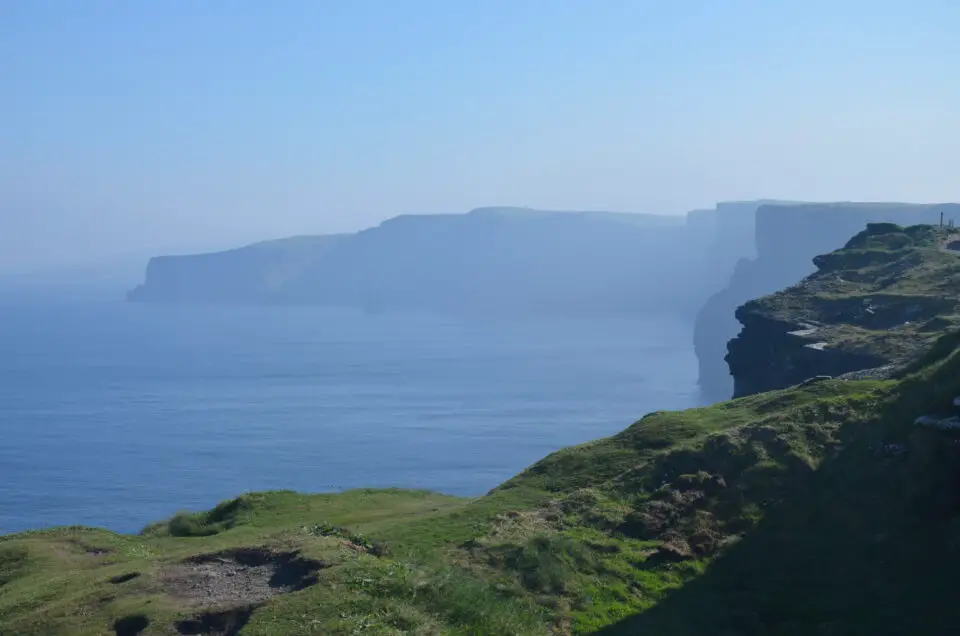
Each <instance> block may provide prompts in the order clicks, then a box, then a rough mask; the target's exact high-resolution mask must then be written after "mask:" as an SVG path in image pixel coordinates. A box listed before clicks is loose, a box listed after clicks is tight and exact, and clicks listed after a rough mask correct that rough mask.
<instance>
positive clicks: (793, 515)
mask: <svg viewBox="0 0 960 636" xmlns="http://www.w3.org/2000/svg"><path fill="white" fill-rule="evenodd" d="M874 229H875V230H876V229H877V228H874ZM929 231H930V230H913V229H907V230H901V229H898V230H896V233H898V234H903V235H905V236H907V237H908V238H910V240H912V241H913V240H920V239H917V238H915V237H913V236H912V235H911V233H914V232H915V233H916V236H918V237H921V238H922V236H923V235H924V234H923V233H924V232H929ZM888 234H890V233H888V232H880V233H876V232H875V233H874V234H871V235H868V236H867V238H866V243H867V246H868V249H867V250H866V251H867V252H870V251H873V250H874V247H872V246H873V245H874V239H872V238H870V236H881V235H882V236H885V237H886V238H884V239H881V240H882V241H887V240H893V239H892V237H891V236H888ZM931 236H932V235H931ZM861 238H862V237H861ZM895 240H896V241H901V240H902V239H899V238H896V239H895ZM923 240H926V239H923ZM937 240H938V241H939V240H940V239H939V238H937ZM925 245H926V244H925ZM929 245H931V246H933V247H929V248H924V249H931V250H933V251H934V252H936V253H937V255H936V256H932V257H931V258H933V259H935V260H932V261H928V260H926V259H924V260H923V261H922V263H920V265H919V266H918V265H912V266H911V267H912V268H916V267H919V268H920V269H919V270H917V269H905V270H903V272H902V273H901V275H900V278H898V279H897V282H896V285H890V286H889V287H888V289H890V288H893V289H894V290H895V291H896V293H903V294H906V293H907V290H906V289H905V288H903V286H904V285H905V284H906V283H905V281H906V280H908V279H909V280H920V278H919V277H920V276H925V275H926V274H923V268H924V267H926V265H925V264H926V263H930V262H933V263H938V262H940V261H939V260H936V259H940V258H941V256H940V254H942V257H943V258H946V257H950V258H956V256H954V255H953V254H947V253H945V252H944V253H941V252H940V251H939V247H937V246H939V245H940V244H939V243H936V242H932V243H929ZM908 247H909V246H908ZM848 249H851V250H856V249H858V248H857V247H856V246H852V247H851V246H848ZM885 249H886V248H885ZM899 249H901V248H896V247H893V248H891V249H890V250H889V251H890V252H897V251H898V250H899ZM910 249H913V248H910ZM852 253H853V252H848V254H852ZM907 255H908V254H907V253H906V252H904V254H903V255H902V256H907ZM831 258H833V257H831ZM857 258H859V257H857ZM871 258H872V257H871ZM898 258H899V257H898ZM858 262H859V261H858ZM885 262H886V263H887V265H883V264H876V265H875V266H878V267H885V266H889V263H891V262H897V259H894V260H887V261H885ZM943 262H944V263H947V261H945V260H944V261H943ZM871 267H873V265H871ZM861 269H863V268H862V267H857V268H853V269H851V268H844V269H843V270H842V271H844V272H852V271H854V270H861ZM943 271H946V270H942V271H940V272H939V273H937V274H936V275H932V277H931V278H930V279H929V280H931V281H940V280H941V279H942V275H943ZM843 278H844V279H845V280H847V279H849V278H850V275H849V273H848V274H846V275H845V276H844V277H843ZM868 291H869V292H871V293H873V295H875V292H876V289H873V288H871V289H870V290H868ZM943 291H944V292H945V293H946V292H948V291H949V288H948V287H944V288H943ZM818 293H821V294H826V293H827V292H826V291H825V290H821V291H819V292H818ZM854 293H855V292H853V291H850V292H849V294H851V295H853V294H854ZM891 293H893V292H891ZM764 302H767V301H764ZM784 311H785V313H784V314H783V316H784V319H790V320H792V319H793V317H792V314H790V313H789V311H787V310H784ZM808 318H809V317H808V316H804V317H803V319H808ZM947 322H948V323H949V320H948V321H947ZM944 329H945V330H941V331H939V332H937V333H936V334H935V333H934V332H932V331H931V332H921V331H919V330H917V331H914V332H912V333H914V335H915V337H917V338H918V339H919V340H918V343H919V344H917V346H916V347H915V348H914V349H913V351H914V352H915V353H914V354H913V357H912V358H911V360H910V362H909V363H908V364H906V366H904V367H902V368H901V370H900V373H899V374H898V375H897V376H896V377H895V378H894V379H886V380H843V379H827V380H822V381H818V382H812V383H806V384H802V385H798V386H793V387H789V388H786V389H780V390H774V391H768V392H764V393H759V394H755V395H750V396H747V397H744V398H740V399H737V400H733V401H729V402H724V403H720V404H717V405H714V406H710V407H706V408H700V409H691V410H687V411H682V412H657V413H652V414H649V415H647V416H646V417H644V418H643V419H641V420H640V421H638V422H636V423H635V424H633V425H632V426H630V427H629V428H627V429H626V430H624V431H623V432H621V433H620V434H618V435H615V436H613V437H610V438H606V439H603V440H598V441H596V442H592V443H589V444H584V445H581V446H576V447H572V448H568V449H564V450H562V451H559V452H557V453H554V454H553V455H550V456H549V457H547V458H545V459H543V460H542V461H540V462H539V463H537V464H535V465H533V466H531V467H530V468H529V469H527V470H526V471H524V472H523V473H521V474H519V475H517V476H516V477H514V478H513V479H511V480H510V481H508V482H506V483H504V484H502V485H501V486H500V487H498V488H496V489H495V490H494V491H492V492H491V493H489V494H488V495H486V496H484V497H480V498H477V499H472V500H464V499H457V498H452V497H446V496H442V495H437V494H432V493H426V492H411V491H401V490H387V491H382V490H381V491H374V490H360V491H351V492H347V493H343V494H339V495H303V494H297V493H293V492H269V493H258V494H247V495H243V496H241V497H239V498H237V499H234V500H230V501H227V502H224V503H222V504H221V505H219V506H217V507H216V508H214V509H213V510H210V511H207V512H202V513H183V514H179V515H176V516H174V517H173V518H171V519H169V520H167V521H163V522H160V523H157V524H154V525H152V526H150V527H148V528H145V529H144V530H143V531H142V532H141V533H140V534H138V535H118V534H114V533H111V532H107V531H104V530H97V529H91V528H81V527H71V528H58V529H53V530H45V531H38V532H29V533H24V534H18V535H10V536H4V537H0V634H4V635H6V634H17V635H24V636H30V635H34V634H36V635H41V634H42V635H45V636H46V635H56V634H64V635H67V634H69V635H87V634H90V635H93V634H97V635H99V634H106V635H114V634H116V635H119V636H134V635H137V634H143V635H149V634H154V635H167V634H169V635H176V634H218V635H228V634H244V635H263V636H268V635H269V636H274V635H287V634H293V635H301V634H438V635H439V634H470V635H481V634H489V635H491V636H493V635H497V636H500V635H504V634H517V635H525V634H530V635H534V634H588V633H598V634H612V635H619V634H624V635H628V634H630V635H632V634H657V635H668V636H669V635H674V634H675V635H678V636H688V635H695V634H696V635H700V634H703V635H707V634H710V635H714V634H729V635H735V634H737V635H739V634H756V635H761V634H763V635H768V634H774V635H785V636H789V635H794V634H796V635H807V634H824V635H826V634H830V635H834V634H844V635H848V634H864V635H867V634H869V635H871V636H876V635H877V634H948V633H953V632H954V630H955V626H956V625H957V624H958V621H960V605H958V604H957V603H955V602H954V600H953V596H954V593H953V587H952V584H953V578H954V577H953V574H954V572H955V571H957V569H958V567H960V492H958V489H957V484H958V483H960V482H958V478H960V433H956V432H950V431H941V430H937V429H928V428H921V427H918V426H916V425H915V424H914V422H915V420H916V418H917V417H918V416H920V415H926V414H933V415H946V414H949V412H950V410H951V409H952V400H953V398H954V396H956V395H960V353H957V347H958V345H960V332H956V331H951V330H949V329H948V328H946V327H945V328H944Z"/></svg>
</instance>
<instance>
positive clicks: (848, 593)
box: [596, 382, 960, 636]
mask: <svg viewBox="0 0 960 636" xmlns="http://www.w3.org/2000/svg"><path fill="white" fill-rule="evenodd" d="M954 383H955V382H951V384H954ZM940 388H941V389H942V388H943V387H940ZM952 388H957V387H952ZM941 393H942V391H941ZM918 397H920V396H912V399H910V400H903V399H902V398H901V400H899V402H897V403H894V404H892V405H891V406H890V407H889V408H888V409H887V412H886V413H885V414H884V416H883V417H882V418H881V420H880V422H883V423H886V424H883V423H879V422H878V423H876V424H869V425H855V426H851V427H850V428H849V429H848V432H847V433H845V438H846V439H845V440H844V441H845V444H844V449H845V450H843V451H841V452H840V453H839V454H838V455H837V456H835V457H834V458H833V459H830V460H827V461H825V462H824V464H823V465H822V466H821V468H820V470H818V471H817V472H816V473H815V474H814V475H812V476H810V478H809V481H808V482H807V485H806V487H805V488H804V489H803V490H802V491H801V492H799V493H796V494H795V495H794V496H792V497H791V498H789V499H787V500H785V501H784V502H782V503H781V504H780V505H778V506H777V507H775V508H772V509H771V510H769V511H768V512H767V514H766V515H765V516H764V518H763V520H762V521H761V522H760V523H759V524H758V525H757V527H755V528H754V529H753V530H751V531H750V532H749V533H748V535H747V536H746V537H745V538H743V539H742V540H741V541H740V542H739V543H738V544H737V545H735V546H733V547H732V548H731V549H730V550H729V551H727V552H726V553H725V554H724V555H723V556H721V557H718V558H717V559H716V560H715V561H714V562H713V564H712V565H711V566H710V568H709V569H708V570H707V572H706V573H705V574H704V575H703V576H701V577H700V578H698V579H696V580H694V581H691V582H689V583H688V584H687V585H685V586H684V587H683V588H681V589H679V590H677V591H675V592H673V593H671V594H669V595H668V596H666V597H665V598H664V599H663V600H662V601H661V602H660V603H659V604H658V605H656V606H655V607H653V608H651V609H649V610H647V611H645V612H643V613H641V614H637V615H634V616H631V617H629V618H627V619H624V620H622V621H620V622H619V623H616V624H614V625H612V626H610V627H607V628H604V629H602V630H600V631H599V632H596V633H598V634H601V635H602V636H626V635H634V634H638V635H639V634H650V635H656V636H673V635H677V636H692V635H700V634H703V635H708V634H709V635H710V636H733V635H738V636H739V635H751V636H752V635H757V636H760V635H763V636H767V635H777V636H780V635H783V636H794V635H796V636H801V635H802V636H806V635H811V634H813V635H819V634H822V635H830V636H835V635H836V636H839V635H844V636H847V635H851V636H853V635H860V634H863V635H864V636H866V635H870V636H878V635H881V634H890V635H893V634H925V635H938V634H956V633H960V603H958V602H957V589H956V581H957V574H958V572H960V516H958V513H960V488H958V486H960V468H958V466H960V462H958V459H957V458H958V454H957V447H956V446H955V445H953V444H951V443H950V442H949V440H947V439H945V438H944V437H941V436H939V435H938V434H936V433H933V432H925V431H920V430H917V429H915V428H914V427H913V426H912V421H913V419H912V418H913V417H915V416H916V415H917V412H916V410H917V402H918V399H917V398H918ZM931 397H932V396H931ZM941 400H942V395H941V396H938V397H937V400H936V401H941ZM919 401H923V398H922V397H920V400H919ZM910 412H912V416H910V415H909V413H910ZM908 418H909V419H908ZM853 436H856V439H854V438H853ZM884 442H894V443H902V444H903V445H904V447H905V448H906V449H907V452H906V453H903V454H896V453H893V454H889V453H884V452H883V450H882V448H883V447H882V444H883V443H884ZM878 448H880V450H879V451H878Z"/></svg>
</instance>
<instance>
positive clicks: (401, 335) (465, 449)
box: [0, 299, 697, 533]
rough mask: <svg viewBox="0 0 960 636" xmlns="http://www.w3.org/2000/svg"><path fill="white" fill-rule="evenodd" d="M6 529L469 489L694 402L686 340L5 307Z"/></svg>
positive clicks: (662, 326)
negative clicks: (325, 497) (310, 495)
mask: <svg viewBox="0 0 960 636" xmlns="http://www.w3.org/2000/svg"><path fill="white" fill-rule="evenodd" d="M0 317H2V320H0V324H2V330H0V431H2V435H0V533H6V532H16V531H20V530H25V529H28V528H39V527H47V526H52V525H64V524H83V525H95V526H104V527H107V528H110V529H113V530H117V531H123V532H134V531H138V530H139V529H141V528H142V527H143V526H144V525H145V524H147V523H148V522H151V521H155V520H158V519H160V518H163V517H167V516H169V515H171V514H172V513H173V512H175V511H177V510H181V509H188V510H194V509H204V508H208V507H210V506H212V505H214V504H216V503H217V502H218V501H220V500H222V499H225V498H229V497H232V496H235V495H237V494H240V493H242V492H244V491H251V490H265V489H281V488H289V489H295V490H301V491H310V492H316V491H336V490H341V489H346V488H355V487H367V486H370V487H386V486H398V487H405V488H427V489H431V490H437V491H441V492H446V493H451V494H456V495H467V496H472V495H480V494H482V493H484V492H486V491H487V490H489V489H490V488H492V487H494V486H496V485H497V484H498V483H500V482H501V481H503V480H505V479H507V478H509V477H510V476H512V475H514V474H515V473H517V472H518V471H520V470H522V469H523V468H524V467H525V466H528V465H529V464H531V463H533V462H535V461H537V460H538V459H540V458H541V457H543V456H544V455H546V454H548V453H550V452H551V451H554V450H556V449H558V448H561V447H563V446H566V445H569V444H576V443H579V442H584V441H587V440H590V439H595V438H598V437H602V436H605V435H609V434H611V433H614V432H616V431H619V430H621V429H623V428H624V427H625V426H627V425H628V424H630V423H631V422H633V421H634V420H636V419H637V418H639V417H640V416H642V415H643V414H644V413H646V412H649V411H651V410H656V409H678V408H685V407H689V406H693V405H694V404H695V403H696V401H697V394H696V388H695V384H696V360H695V358H694V354H693V350H692V346H691V337H690V333H691V327H690V325H689V324H686V323H684V322H682V321H678V320H677V319H675V318H672V317H664V316H657V315H642V316H637V315H633V316H622V315H621V316H617V317H605V318H602V319H601V318H595V317H594V318H586V317H582V318H577V319H566V320H565V319H558V318H555V317H551V318H532V317H529V316H528V317H522V318H516V319H510V320H505V319H503V318H500V319H498V320H478V319H474V320H470V319H465V318H451V317H441V316H435V315H427V314H413V313H393V312H386V313H382V314H365V313H362V312H354V311H336V310H328V309H318V308H303V307H301V308H278V307H271V308H266V307H260V308H254V307H245V308H241V307H229V308H228V307H197V306H191V307H156V306H141V305H134V304H124V303H119V302H95V303H94V302H90V303H80V302H71V303H63V302H60V303H56V302H45V301H38V300H35V299H34V300H29V301H26V300H17V301H13V300H9V299H7V300H5V301H3V303H2V306H0Z"/></svg>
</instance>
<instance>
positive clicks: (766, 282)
mask: <svg viewBox="0 0 960 636" xmlns="http://www.w3.org/2000/svg"><path fill="white" fill-rule="evenodd" d="M941 215H942V216H943V218H944V219H945V220H950V219H955V220H956V221H960V205H958V204H953V203H944V204H931V205H916V204H905V203H845V202H840V203H804V204H796V205H790V204H778V205H762V206H760V207H758V208H757V209H756V211H755V219H753V221H754V224H753V226H752V227H753V242H754V245H755V250H756V257H755V258H743V259H741V260H740V261H739V262H737V264H736V266H735V268H734V271H733V275H732V276H731V277H730V279H729V281H728V282H727V284H726V286H725V287H724V288H723V289H721V290H720V291H719V292H717V293H715V294H714V295H713V296H711V297H710V298H709V299H708V300H707V301H706V303H705V304H704V305H703V306H702V307H701V309H700V311H699V312H698V313H697V317H696V321H695V324H694V335H693V341H694V349H695V351H696V354H697V360H698V364H699V383H700V388H701V391H702V394H703V399H704V401H705V402H706V403H712V402H716V401H719V400H726V399H729V398H730V397H731V395H733V394H734V383H733V378H732V377H731V375H730V372H729V369H728V367H727V364H726V362H725V361H724V356H725V355H726V353H727V343H728V342H729V341H730V339H731V338H733V337H735V336H736V335H737V332H739V330H740V324H739V322H738V321H737V319H736V318H735V317H734V312H735V310H736V309H737V307H739V306H740V305H742V304H743V303H745V302H747V301H749V300H751V299H753V298H758V297H760V296H764V295H767V294H772V293H774V292H777V291H780V290H781V289H783V288H784V287H786V286H788V285H791V284H793V283H795V282H796V281H797V280H799V279H800V278H802V277H804V276H806V275H808V274H811V273H813V272H814V271H815V268H814V266H813V264H812V259H813V258H814V257H815V256H816V255H817V254H823V253H825V252H829V251H831V250H835V249H838V248H840V247H842V246H843V244H844V242H846V241H847V239H849V238H850V237H851V236H853V235H854V234H856V233H857V232H859V231H860V230H862V229H863V228H864V227H865V226H866V224H867V223H898V224H901V225H914V224H918V223H930V224H939V222H940V218H941Z"/></svg>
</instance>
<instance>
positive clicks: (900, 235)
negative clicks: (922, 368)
mask: <svg viewBox="0 0 960 636" xmlns="http://www.w3.org/2000/svg"><path fill="white" fill-rule="evenodd" d="M957 239H960V233H958V232H957V231H956V230H952V229H940V228H937V227H934V226H930V225H916V226H912V227H908V228H902V227H900V226H897V225H894V224H888V223H874V224H869V225H868V226H867V229H866V230H864V231H862V232H860V233H859V234H857V235H856V236H854V237H853V238H852V239H851V240H850V241H849V242H848V243H847V244H846V245H845V246H844V247H843V248H842V249H840V250H837V251H835V252H831V253H828V254H825V255H822V256H818V257H817V258H816V259H814V263H815V265H816V267H817V271H816V272H815V273H814V274H812V275H810V276H808V277H807V278H805V279H803V281H801V282H800V283H799V284H797V285H794V286H792V287H789V288H787V289H785V290H783V291H781V292H778V293H776V294H773V295H770V296H766V297H763V298H759V299H757V300H753V301H750V302H748V303H746V304H744V305H743V306H741V307H740V308H739V309H737V311H736V318H737V320H738V321H739V322H740V324H742V325H743V330H742V331H741V332H740V334H739V335H738V336H737V337H736V338H734V339H733V340H731V341H730V343H729V345H728V350H729V352H728V354H727V356H726V358H725V359H726V361H727V363H728V364H729V367H730V373H731V375H732V377H733V379H734V396H735V397H741V396H745V395H751V394H754V393H760V392H763V391H769V390H773V389H779V388H784V387H788V386H792V385H794V384H798V383H800V382H803V381H804V380H807V379H809V378H811V377H813V376H820V375H829V376H837V375H843V374H846V373H850V372H854V371H862V370H866V369H872V368H876V367H881V366H884V365H891V364H897V363H901V362H903V361H905V360H907V359H908V358H910V357H912V356H915V355H916V354H917V353H918V352H919V351H921V350H922V349H924V348H926V347H927V346H929V341H930V340H931V339H932V338H934V337H936V336H939V335H941V333H942V331H943V330H944V328H945V327H948V326H951V325H953V324H954V323H955V322H957V321H958V318H960V316H958V315H957V303H958V300H960V287H958V286H957V281H958V280H960V252H957V251H955V250H952V249H948V248H947V247H945V246H947V245H949V244H950V242H951V241H953V240H957Z"/></svg>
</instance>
